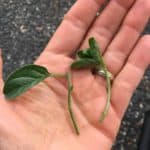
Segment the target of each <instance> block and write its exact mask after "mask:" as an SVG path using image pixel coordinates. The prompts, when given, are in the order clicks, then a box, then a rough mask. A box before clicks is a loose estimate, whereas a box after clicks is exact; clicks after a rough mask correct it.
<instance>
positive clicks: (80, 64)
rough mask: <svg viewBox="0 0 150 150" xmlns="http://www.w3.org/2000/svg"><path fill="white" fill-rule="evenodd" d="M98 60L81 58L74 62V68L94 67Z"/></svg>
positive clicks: (72, 66)
mask: <svg viewBox="0 0 150 150" xmlns="http://www.w3.org/2000/svg"><path fill="white" fill-rule="evenodd" d="M96 65H98V64H97V62H96V61H95V60H93V59H88V58H87V59H80V60H77V61H75V62H73V63H72V65H71V68H72V69H82V68H94V67H95V66H96Z"/></svg>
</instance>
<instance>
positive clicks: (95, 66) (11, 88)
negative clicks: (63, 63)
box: [3, 38, 113, 134]
mask: <svg viewBox="0 0 150 150" xmlns="http://www.w3.org/2000/svg"><path fill="white" fill-rule="evenodd" d="M84 68H87V69H90V70H91V71H92V72H94V73H95V75H100V76H103V77H104V78H105V79H106V83H107V87H106V89H107V100H106V105H105V108H104V110H103V112H102V114H101V116H100V122H103V120H104V119H105V117H106V116H107V114H108V111H109V107H110V100H111V80H112V79H113V77H112V75H111V73H110V72H109V71H108V69H107V66H106V64H105V62H104V59H103V56H102V54H101V52H100V49H99V46H98V44H97V42H96V40H95V39H94V38H90V39H89V48H88V49H86V50H81V51H79V52H78V53H77V59H76V60H75V61H74V62H73V63H72V64H71V66H70V71H68V72H66V73H65V74H55V73H49V72H48V70H47V69H46V68H45V67H43V66H39V65H34V64H29V65H25V66H23V67H21V68H19V69H17V70H16V71H14V72H13V73H11V74H10V76H9V77H8V79H7V80H6V82H5V85H4V89H3V92H4V94H5V97H6V99H8V100H14V99H15V98H16V97H17V96H20V95H21V94H23V93H24V92H26V91H27V90H29V89H30V88H32V87H33V86H35V85H37V84H38V83H40V82H42V81H43V80H45V79H46V78H49V77H51V78H52V77H53V78H56V77H57V78H58V77H60V78H65V79H66V80H67V82H68V112H69V114H70V118H71V121H72V124H73V127H74V129H75V131H76V133H77V134H79V133H80V132H79V128H78V125H77V122H76V119H75V116H74V113H73V110H72V95H71V94H72V91H73V85H72V81H71V70H72V69H76V70H78V69H84Z"/></svg>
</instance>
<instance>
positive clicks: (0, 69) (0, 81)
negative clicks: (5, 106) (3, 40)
mask: <svg viewBox="0 0 150 150" xmlns="http://www.w3.org/2000/svg"><path fill="white" fill-rule="evenodd" d="M3 85H4V82H3V60H2V49H1V48H0V92H2V89H3Z"/></svg>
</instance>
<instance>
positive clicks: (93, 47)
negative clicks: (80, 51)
mask: <svg viewBox="0 0 150 150" xmlns="http://www.w3.org/2000/svg"><path fill="white" fill-rule="evenodd" d="M89 45H90V55H91V56H92V57H93V59H94V60H96V61H97V62H98V63H99V64H100V63H101V53H100V49H99V46H98V44H97V42H96V40H95V39H94V38H90V39H89Z"/></svg>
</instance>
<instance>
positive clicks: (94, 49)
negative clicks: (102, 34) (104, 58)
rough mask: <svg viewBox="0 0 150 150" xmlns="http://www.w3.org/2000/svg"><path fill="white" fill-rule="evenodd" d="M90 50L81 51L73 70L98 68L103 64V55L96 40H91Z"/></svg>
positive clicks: (72, 66) (73, 64)
mask: <svg viewBox="0 0 150 150" xmlns="http://www.w3.org/2000/svg"><path fill="white" fill-rule="evenodd" d="M89 46H90V48H88V49H86V50H82V51H79V52H78V53H77V56H78V57H79V59H78V60H76V61H75V62H73V63H72V65H71V68H72V69H82V68H92V69H93V68H97V66H100V64H101V58H100V56H101V54H100V51H99V47H98V45H97V43H96V41H95V39H94V38H90V39H89Z"/></svg>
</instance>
